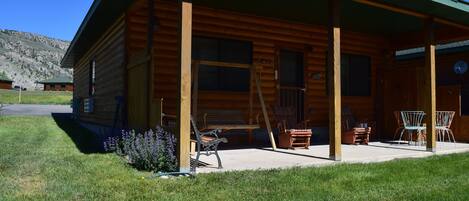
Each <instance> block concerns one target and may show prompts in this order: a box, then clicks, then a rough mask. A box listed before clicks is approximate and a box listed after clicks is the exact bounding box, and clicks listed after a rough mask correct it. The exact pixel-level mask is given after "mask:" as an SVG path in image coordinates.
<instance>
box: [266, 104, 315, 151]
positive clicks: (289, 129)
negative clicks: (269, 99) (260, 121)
mask: <svg viewBox="0 0 469 201" xmlns="http://www.w3.org/2000/svg"><path fill="white" fill-rule="evenodd" d="M274 114H275V118H276V121H277V128H278V129H279V132H280V133H279V147H281V148H286V149H295V147H303V148H305V149H309V145H310V142H311V135H312V131H311V129H310V128H308V123H309V121H308V120H305V121H301V122H297V121H296V117H295V115H296V113H295V112H294V110H293V108H289V107H279V106H277V107H275V109H274Z"/></svg>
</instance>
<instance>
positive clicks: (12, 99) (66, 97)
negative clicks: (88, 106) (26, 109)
mask: <svg viewBox="0 0 469 201" xmlns="http://www.w3.org/2000/svg"><path fill="white" fill-rule="evenodd" d="M18 96H19V92H18V91H14V90H3V89H0V103H3V104H18ZM70 100H72V92H68V91H22V92H21V104H52V105H68V104H70Z"/></svg>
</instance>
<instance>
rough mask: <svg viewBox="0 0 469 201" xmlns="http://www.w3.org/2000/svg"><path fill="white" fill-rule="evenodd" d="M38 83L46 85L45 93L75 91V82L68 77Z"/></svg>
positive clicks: (57, 77)
mask: <svg viewBox="0 0 469 201" xmlns="http://www.w3.org/2000/svg"><path fill="white" fill-rule="evenodd" d="M37 83H38V84H42V85H44V88H43V90H44V91H73V80H72V78H70V77H67V76H56V77H53V78H51V79H47V80H43V81H39V82H37Z"/></svg>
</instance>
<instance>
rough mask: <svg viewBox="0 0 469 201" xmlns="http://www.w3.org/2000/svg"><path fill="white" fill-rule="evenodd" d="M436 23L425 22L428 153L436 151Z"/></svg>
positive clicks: (425, 100) (425, 108)
mask: <svg viewBox="0 0 469 201" xmlns="http://www.w3.org/2000/svg"><path fill="white" fill-rule="evenodd" d="M434 26H435V22H434V19H433V18H429V19H426V21H425V69H424V76H425V78H424V83H423V85H424V96H423V98H424V110H425V113H426V118H425V119H426V123H427V151H431V152H435V151H436V137H435V135H436V130H435V124H436V76H435V68H436V67H435V33H434Z"/></svg>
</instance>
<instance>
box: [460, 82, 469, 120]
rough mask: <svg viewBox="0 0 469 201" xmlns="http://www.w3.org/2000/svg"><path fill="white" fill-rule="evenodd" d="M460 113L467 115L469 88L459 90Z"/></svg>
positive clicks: (468, 113)
mask: <svg viewBox="0 0 469 201" xmlns="http://www.w3.org/2000/svg"><path fill="white" fill-rule="evenodd" d="M461 115H465V116H467V115H469V89H467V88H466V89H463V90H462V91H461Z"/></svg>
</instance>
